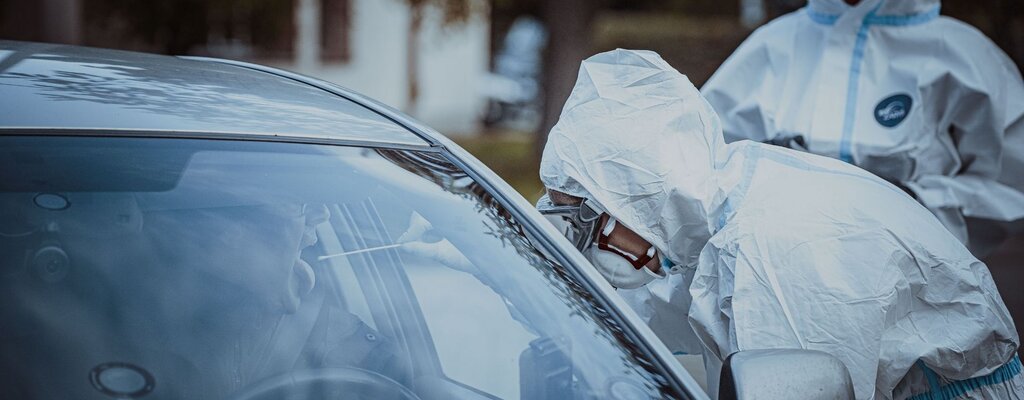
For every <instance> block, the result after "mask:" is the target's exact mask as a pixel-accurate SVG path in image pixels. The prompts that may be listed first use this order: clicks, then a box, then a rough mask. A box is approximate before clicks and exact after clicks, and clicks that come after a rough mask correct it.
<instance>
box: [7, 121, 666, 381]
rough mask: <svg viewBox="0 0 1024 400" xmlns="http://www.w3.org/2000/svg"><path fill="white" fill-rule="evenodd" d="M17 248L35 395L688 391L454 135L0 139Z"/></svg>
mask: <svg viewBox="0 0 1024 400" xmlns="http://www.w3.org/2000/svg"><path fill="white" fill-rule="evenodd" d="M546 251H548V250H546ZM0 262H2V263H3V265H0V267H2V269H0V271H2V273H0V290H2V291H0V318H2V319H3V321H4V325H5V326H6V327H8V328H5V329H3V330H0V347H2V349H0V350H2V351H0V354H2V355H0V363H2V364H3V366H2V368H3V370H4V371H8V373H6V374H5V377H4V378H0V379H4V380H7V381H9V383H10V384H9V385H7V386H6V387H8V388H12V389H11V390H13V394H14V395H15V397H17V398H111V397H115V398H139V397H143V396H145V397H146V398H147V399H150V398H160V399H162V398H239V399H264V398H266V399H269V398H280V397H285V396H293V397H294V398H319V397H323V396H339V395H341V396H344V397H347V398H413V399H414V398H421V399H441V398H445V399H447V398H453V397H455V398H509V399H514V398H531V399H533V398H541V399H543V398H550V399H556V398H557V399H563V398H608V397H610V398H650V397H659V398H662V397H679V396H680V395H679V394H678V393H674V392H673V391H672V388H671V387H670V385H669V384H668V382H667V380H666V379H665V377H664V376H663V375H662V373H661V372H660V371H658V370H657V369H656V368H655V367H654V365H655V364H654V363H653V362H652V361H651V360H649V359H647V358H646V356H644V353H643V352H641V351H640V350H639V347H637V345H636V344H635V343H633V342H631V340H630V339H629V335H627V334H625V329H626V328H625V327H623V326H620V325H618V323H617V322H616V321H615V320H614V319H613V318H611V317H610V316H609V314H608V311H607V310H605V309H603V308H602V307H601V306H600V305H599V304H598V303H597V302H596V301H595V299H594V298H593V297H592V296H591V295H590V294H589V293H588V292H587V291H586V290H585V289H583V287H582V286H581V285H580V284H579V282H577V281H576V280H575V278H574V277H573V274H572V273H570V272H569V271H567V270H566V269H565V268H563V267H562V266H560V265H558V264H556V263H554V262H553V261H552V260H550V259H549V258H547V257H545V256H543V255H542V252H541V251H539V250H538V249H537V248H535V247H534V246H533V245H532V244H531V242H530V241H529V240H527V238H526V236H525V234H524V232H523V228H522V226H520V225H519V224H518V223H517V221H515V220H514V218H512V217H511V215H510V214H509V213H508V211H507V210H506V209H504V208H503V207H502V206H501V204H499V202H497V201H496V200H495V199H494V198H493V197H492V196H491V195H490V194H489V193H488V192H487V191H486V190H484V189H483V188H482V187H481V186H480V185H478V184H477V183H476V182H475V181H474V180H473V179H472V178H471V177H469V176H468V175H467V174H466V173H464V172H463V171H461V170H460V169H459V168H458V167H456V166H455V165H454V164H452V163H451V162H450V161H449V160H448V159H447V158H446V156H445V155H444V154H442V153H439V152H435V151H411V150H389V149H370V148H360V147H340V146H327V145H306V144H284V143H257V142H241V141H204V140H184V139H142V138H132V139H129V138H61V137H4V138H0Z"/></svg>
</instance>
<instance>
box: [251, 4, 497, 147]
mask: <svg viewBox="0 0 1024 400" xmlns="http://www.w3.org/2000/svg"><path fill="white" fill-rule="evenodd" d="M298 3H299V9H298V10H296V18H297V22H298V24H297V27H296V28H297V29H296V31H297V35H296V46H295V48H296V56H295V58H294V60H292V61H287V62H280V61H278V62H274V61H270V60H267V61H264V62H265V63H269V64H272V65H274V66H277V67H281V68H285V69H289V70H293V71H296V72H300V73H303V74H307V75H311V76H314V77H317V78H320V79H324V80H327V81H330V82H334V83H337V84H339V85H341V86H345V87H347V88H350V89H353V90H355V91H358V92H360V93H363V94H365V95H368V96H370V97H373V98H375V99H377V100H379V101H381V102H383V103H385V104H388V105H390V106H392V107H395V108H397V109H400V110H403V111H405V112H407V113H409V114H411V115H412V116H413V117H415V118H417V119H419V120H421V121H423V122H424V123H426V124H427V125H429V126H431V127H434V128H436V129H438V130H439V131H441V132H444V133H445V134H448V135H453V136H459V135H469V134H474V133H475V132H476V131H477V129H478V124H479V122H478V119H479V115H480V111H481V110H482V108H483V105H484V102H483V99H482V98H481V96H480V90H479V85H480V82H481V80H482V78H483V76H484V74H485V73H486V72H487V68H488V64H489V63H488V57H489V49H488V46H489V40H490V39H489V37H488V35H489V33H490V27H489V24H488V22H487V19H486V16H485V15H479V14H478V15H475V16H474V17H472V18H471V19H470V20H469V21H467V22H466V23H464V24H459V25H454V26H444V24H443V23H442V22H443V16H442V15H441V12H440V10H438V9H436V8H428V9H427V10H426V12H425V14H424V18H423V23H422V28H421V33H420V36H419V41H418V43H415V44H414V45H416V46H418V54H419V62H418V76H419V79H418V82H419V85H420V86H419V98H418V101H417V103H416V106H415V107H412V105H411V104H410V101H409V95H408V94H409V90H408V74H407V63H406V60H407V56H406V55H407V50H408V49H407V47H406V46H407V42H408V32H409V22H410V15H411V12H410V10H409V8H408V6H406V5H405V2H404V1H403V0H352V2H351V7H352V18H351V23H352V26H351V28H350V29H351V31H350V33H351V42H350V45H351V56H350V59H349V61H348V62H346V63H323V62H321V61H319V59H320V57H318V56H317V55H316V54H315V53H316V51H317V50H316V49H317V48H318V47H319V46H318V45H317V43H318V41H319V37H318V36H317V34H316V32H319V29H318V28H317V29H311V28H310V27H309V24H310V23H313V24H317V23H319V22H317V21H318V20H319V18H314V17H313V16H315V15H316V14H309V13H310V7H312V8H316V7H317V6H316V1H310V0H300V1H299V2H298ZM303 7H306V8H303ZM304 12H305V13H306V17H303V15H304ZM303 32H306V34H303ZM311 52H312V53H313V54H310V53H311ZM257 61H259V60H257Z"/></svg>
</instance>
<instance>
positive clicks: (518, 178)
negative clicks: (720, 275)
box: [0, 0, 1024, 200]
mask: <svg viewBox="0 0 1024 400" xmlns="http://www.w3.org/2000/svg"><path fill="white" fill-rule="evenodd" d="M805 3H806V1H801V0H726V1H722V0H559V1H541V0H145V1H143V0H0V38H4V39H15V40H27V41H40V42H54V43H70V44H78V45H86V46H96V47H105V48H118V49H126V50H137V51H145V52H151V53H162V54H172V55H182V54H187V55H200V56H214V57H222V58H230V59H238V60H245V61H252V62H256V63H260V64H268V65H272V66H275V67H280V68H284V69H288V70H292V71H296V72H299V73H303V74H307V75H311V76H314V77H318V78H321V79H324V80H327V81H331V82H334V83H337V84H340V85H342V86H345V87H348V88H351V89H354V90H356V91H359V92H362V93H364V94H366V95H369V96H370V97H373V98H375V99H377V100H380V101H382V102H384V103H386V104H388V105H391V106H392V107H395V108H397V109H400V110H403V111H405V112H406V113H409V114H411V115H412V116H414V117H416V118H417V119H419V120H421V121H423V122H424V123H426V124H427V125H430V126H432V127H434V128H435V129H438V130H439V131H441V132H443V133H445V134H446V135H449V136H450V137H452V138H454V139H456V140H457V141H458V142H460V143H461V144H463V145H464V146H465V147H466V148H467V149H469V150H470V151H471V152H474V153H475V154H477V156H478V157H479V158H481V159H482V160H483V161H484V162H485V163H487V164H489V165H490V166H491V167H492V168H493V169H494V170H495V171H497V172H498V173H499V174H500V175H502V176H503V177H504V178H505V179H507V180H508V181H510V183H512V184H513V186H515V187H516V188H517V189H518V190H519V191H520V192H521V193H522V194H523V195H524V196H525V197H526V198H527V199H530V200H533V199H536V198H537V197H538V196H539V193H540V190H541V185H540V182H539V180H538V179H537V173H536V167H537V164H538V155H539V153H540V148H541V147H542V146H543V144H544V139H545V137H546V132H547V131H548V130H549V129H550V127H551V126H552V125H553V124H554V123H555V121H556V120H557V117H558V114H559V112H560V111H561V107H562V104H563V103H564V101H565V99H566V97H567V96H568V93H569V91H570V90H571V89H572V85H573V83H574V82H575V78H576V72H577V70H578V68H579V62H580V61H581V60H582V59H584V58H586V57H587V56H590V55H592V54H594V53H597V52H601V51H605V50H610V49H614V48H617V47H621V48H634V49H650V50H654V51H657V52H658V53H660V54H661V55H662V57H664V58H665V59H666V60H667V61H668V62H669V63H670V64H672V65H673V66H674V67H676V69H678V70H680V71H681V72H683V73H684V74H687V75H688V76H689V78H690V80H691V81H693V83H694V84H695V85H697V86H698V87H700V86H701V85H702V84H703V83H704V82H705V81H706V80H707V79H708V78H709V77H710V76H711V74H712V73H713V72H714V71H715V69H716V68H717V67H718V65H720V64H721V63H722V61H724V60H725V58H726V57H728V56H729V54H731V53H732V51H733V50H734V49H735V48H736V47H737V46H738V45H739V44H740V42H742V41H743V39H744V38H745V37H746V36H747V35H749V34H750V32H752V31H753V30H754V29H756V28H757V27H758V26H759V25H761V24H763V23H765V22H767V21H769V20H771V19H772V18H774V17H777V16H779V15H782V14H784V13H787V12H790V11H793V10H796V9H798V8H800V7H803V6H804V5H805ZM942 13H943V14H946V15H950V16H953V17H955V18H958V19H961V20H964V21H967V22H968V23H970V24H972V25H974V26H975V27H978V28H979V29H981V31H982V32H984V33H985V34H986V35H988V37H990V38H991V39H992V40H994V41H995V42H996V43H997V44H998V45H999V46H1000V47H1002V48H1003V50H1004V51H1006V52H1007V53H1008V54H1009V55H1010V56H1011V57H1012V58H1013V59H1014V60H1015V61H1017V65H1022V63H1021V61H1022V60H1024V6H1022V5H1021V4H1019V1H1017V0H947V1H943V4H942Z"/></svg>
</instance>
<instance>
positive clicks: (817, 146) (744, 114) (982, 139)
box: [701, 0, 1024, 257]
mask: <svg viewBox="0 0 1024 400" xmlns="http://www.w3.org/2000/svg"><path fill="white" fill-rule="evenodd" d="M808 3H809V4H808V6H807V7H805V8H803V9H801V10H798V11H796V12H793V13H790V14H788V15H784V16H782V17H780V18H778V19H776V20H774V21H772V22H770V23H768V24H767V25H765V26H763V27H761V28H759V29H758V30H756V31H755V32H754V33H753V34H751V35H750V37H749V38H747V40H746V41H745V42H744V43H743V44H742V45H740V47H739V48H738V49H737V50H736V52H735V53H733V54H732V55H731V56H730V57H729V59H727V60H726V61H725V63H723V64H722V66H721V67H719V69H718V71H716V72H715V74H714V75H713V76H712V77H711V79H710V80H709V81H708V82H707V83H706V84H705V85H704V87H702V88H701V92H702V93H703V95H704V97H705V98H706V99H707V101H708V102H709V103H711V106H712V107H714V109H715V110H716V111H717V112H718V114H719V115H720V116H721V117H722V129H723V131H724V134H725V140H726V141H727V142H732V141H734V140H739V139H751V140H756V141H768V142H772V143H776V144H782V145H788V146H789V147H793V148H799V149H801V150H806V151H809V152H811V153H815V154H820V155H824V156H828V157H832V158H838V159H840V160H843V161H847V162H849V163H852V164H854V165H857V166H859V167H861V168H864V169H866V170H868V171H870V172H872V173H874V174H875V175H878V176H880V177H882V178H884V179H886V180H888V181H890V182H893V183H895V184H897V185H898V186H901V187H902V188H904V190H906V191H908V192H909V193H910V194H911V195H913V196H914V197H915V198H916V199H917V200H918V201H919V202H921V203H922V204H924V206H925V207H927V208H928V209H929V210H931V211H932V213H934V214H935V215H936V216H937V217H938V218H939V220H940V221H941V222H942V223H943V225H945V226H946V228H948V229H949V230H950V232H952V233H953V234H954V235H955V236H956V237H957V238H958V239H960V241H961V242H963V243H968V247H969V248H970V249H971V251H972V252H973V253H974V254H975V255H976V256H977V257H984V256H985V255H987V254H988V253H989V252H990V251H991V250H993V249H994V248H995V247H996V246H997V245H998V244H999V243H1000V242H1001V241H1003V240H1004V239H1005V238H1006V237H1007V236H1008V235H1010V234H1014V233H1015V232H1016V233H1021V231H1024V229H1021V228H1022V227H1024V220H1021V219H1022V218H1024V173H1022V171H1024V83H1022V81H1021V76H1020V72H1019V71H1018V69H1017V67H1016V66H1015V65H1014V63H1013V62H1012V61H1011V60H1010V59H1009V57H1007V56H1006V54H1004V53H1003V52H1002V51H1001V50H1000V49H999V48H998V47H996V46H995V44H993V43H992V42H991V41H990V40H989V39H988V38H986V37H985V36H984V35H983V34H982V33H981V32H979V31H978V30H976V29H974V28H973V27H971V26H970V25H967V24H965V23H963V22H960V21H957V20H955V19H952V18H948V17H943V16H939V0H861V1H859V2H858V1H849V3H855V5H848V4H846V3H844V2H843V1H842V0H810V1H809V2H808Z"/></svg>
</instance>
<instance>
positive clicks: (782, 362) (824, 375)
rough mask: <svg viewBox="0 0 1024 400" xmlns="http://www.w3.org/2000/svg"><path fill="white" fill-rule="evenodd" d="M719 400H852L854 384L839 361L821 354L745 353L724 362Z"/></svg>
mask: <svg viewBox="0 0 1024 400" xmlns="http://www.w3.org/2000/svg"><path fill="white" fill-rule="evenodd" d="M718 398H719V400H775V399H842V400H845V399H850V400H852V399H854V396H853V380H852V379H851V378H850V372H849V371H847V369H846V366H845V365H843V363H842V362H841V361H839V359H837V358H835V357H833V356H832V355H830V354H828V353H825V352H822V351H817V350H803V349H771V350H747V351H740V352H736V353H733V354H731V355H729V357H728V358H726V359H725V363H723V364H722V375H721V379H720V380H719V386H718Z"/></svg>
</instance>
